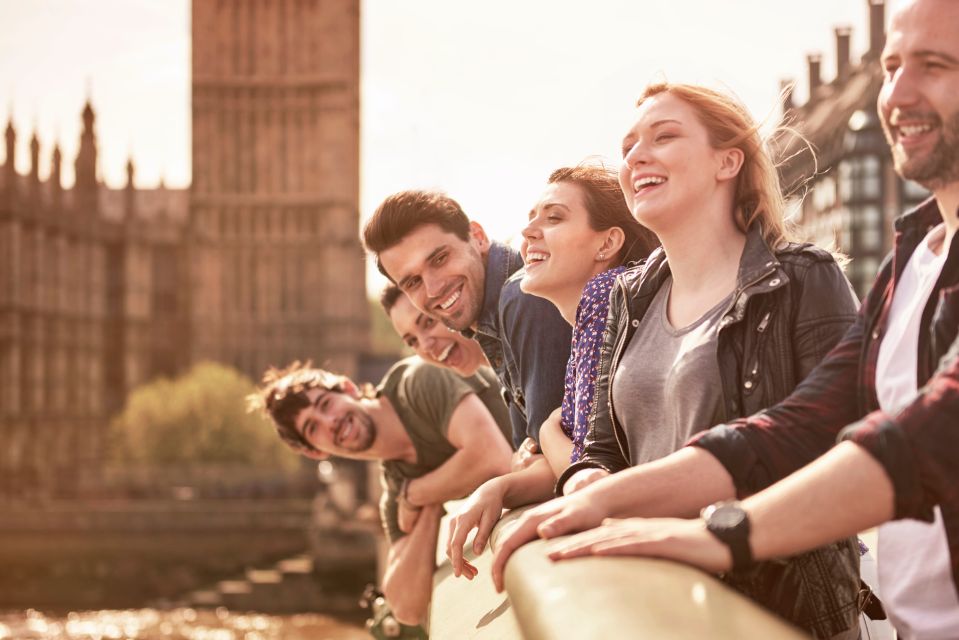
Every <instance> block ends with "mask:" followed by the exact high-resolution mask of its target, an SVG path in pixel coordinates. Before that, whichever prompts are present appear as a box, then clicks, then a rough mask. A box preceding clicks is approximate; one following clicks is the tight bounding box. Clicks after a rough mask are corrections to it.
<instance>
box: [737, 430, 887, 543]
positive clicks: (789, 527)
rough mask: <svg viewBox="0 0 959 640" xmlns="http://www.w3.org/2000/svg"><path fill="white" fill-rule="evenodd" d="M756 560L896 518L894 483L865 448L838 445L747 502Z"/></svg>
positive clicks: (850, 444) (856, 531) (744, 505)
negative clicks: (894, 516)
mask: <svg viewBox="0 0 959 640" xmlns="http://www.w3.org/2000/svg"><path fill="white" fill-rule="evenodd" d="M743 507H744V508H745V509H746V511H747V512H748V513H749V520H750V531H751V534H750V546H751V548H752V552H753V556H754V557H755V558H756V559H757V560H764V559H768V558H778V557H783V556H790V555H795V554H797V553H800V552H802V551H806V550H808V549H814V548H816V547H819V546H822V545H824V544H826V543H829V542H833V541H835V540H839V539H841V538H845V537H848V536H851V535H855V534H856V533H858V532H860V531H862V530H864V529H868V528H870V527H873V526H875V525H878V524H881V523H883V522H886V521H888V520H890V519H891V518H892V517H893V490H892V483H891V482H890V481H889V477H888V476H887V475H886V473H885V471H884V470H883V468H882V466H881V465H880V464H879V463H878V462H877V461H876V460H875V458H873V457H872V456H871V455H870V454H869V453H868V452H867V451H866V450H865V449H863V448H862V447H860V446H858V445H856V444H853V443H843V444H840V445H837V446H836V447H835V448H833V449H832V450H830V451H829V452H828V453H826V454H825V455H823V456H822V457H821V458H819V459H818V460H816V461H814V462H812V463H811V464H809V465H807V466H806V467H804V468H803V469H800V470H799V471H797V472H796V473H794V474H793V475H791V476H789V477H788V478H786V479H784V480H782V481H780V482H778V483H776V484H775V485H773V486H771V487H770V488H769V489H766V490H765V491H763V492H761V493H758V494H756V495H755V496H752V497H751V498H749V499H747V500H745V501H744V502H743Z"/></svg>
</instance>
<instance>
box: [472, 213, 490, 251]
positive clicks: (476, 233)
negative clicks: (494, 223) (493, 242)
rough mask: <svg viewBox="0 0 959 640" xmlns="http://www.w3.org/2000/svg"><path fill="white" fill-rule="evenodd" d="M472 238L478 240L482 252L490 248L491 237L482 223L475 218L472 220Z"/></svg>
mask: <svg viewBox="0 0 959 640" xmlns="http://www.w3.org/2000/svg"><path fill="white" fill-rule="evenodd" d="M470 239H472V240H474V241H475V242H476V244H477V245H478V247H479V250H480V252H481V253H486V251H487V250H488V249H489V237H488V236H487V235H486V231H485V230H484V229H483V227H482V226H481V225H480V223H479V222H476V221H475V220H470Z"/></svg>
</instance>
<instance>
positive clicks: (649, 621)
mask: <svg viewBox="0 0 959 640" xmlns="http://www.w3.org/2000/svg"><path fill="white" fill-rule="evenodd" d="M521 512H522V510H515V511H513V512H510V513H508V514H507V515H506V516H505V517H504V518H503V520H502V521H500V523H499V525H497V527H496V529H495V530H494V533H493V540H494V544H495V541H496V538H497V536H498V535H501V533H502V531H503V527H504V525H507V523H509V522H510V521H512V520H514V519H515V518H516V517H518V515H519V514H520V513H521ZM446 527H447V522H446V520H445V519H444V521H443V524H442V526H441V529H440V544H439V547H438V552H439V553H438V555H443V556H444V557H443V558H442V559H443V562H442V563H441V564H440V566H439V568H438V569H437V571H436V575H435V578H434V582H433V585H434V591H433V605H432V609H431V616H430V637H431V638H433V639H434V640H444V639H447V638H456V639H459V638H482V639H492V638H504V639H506V638H525V639H526V640H560V639H563V640H565V639H567V638H577V640H589V639H594V638H595V639H597V640H599V639H603V640H606V639H608V638H656V639H657V640H658V639H660V638H710V639H714V640H727V639H728V640H734V639H735V640H743V639H749V638H763V639H766V638H776V639H777V640H792V639H800V638H805V637H806V636H805V635H803V633H802V632H800V631H799V630H797V629H796V628H794V627H792V626H790V625H789V624H788V623H786V622H784V621H782V620H781V619H779V618H777V617H776V616H774V615H773V614H771V613H769V612H768V611H766V610H764V609H763V608H761V607H760V606H759V605H757V604H755V603H753V602H752V601H750V600H749V599H747V598H745V597H743V596H742V595H741V594H739V593H737V592H736V591H734V590H732V589H730V588H729V587H727V586H726V585H724V584H723V583H722V582H720V581H719V580H717V579H716V578H715V577H713V576H711V575H709V574H706V573H704V572H702V571H699V570H697V569H694V568H692V567H688V566H685V565H682V564H679V563H675V562H669V561H664V560H654V559H645V558H599V557H590V558H579V559H576V560H566V561H563V562H552V561H550V560H549V559H548V558H547V557H546V555H545V553H544V546H545V545H546V544H547V543H546V542H545V541H536V542H532V543H530V544H528V545H526V546H524V547H522V548H521V549H519V550H518V551H517V552H516V553H515V554H514V555H513V557H512V558H511V559H510V561H509V564H507V566H506V574H505V584H506V594H497V593H496V592H495V591H494V589H493V585H492V581H491V579H490V576H489V569H490V562H491V560H492V554H491V553H490V551H489V549H487V550H486V551H484V552H483V553H482V554H481V555H480V556H479V557H477V558H473V556H472V553H469V554H467V557H468V558H472V562H473V563H474V564H476V565H477V567H478V569H479V575H478V576H477V577H476V578H475V579H474V580H473V581H471V582H468V581H466V580H465V579H462V578H454V577H453V575H452V570H451V568H450V566H449V563H448V562H446V561H445V553H444V552H445V549H446V543H445V534H446ZM507 595H508V597H507Z"/></svg>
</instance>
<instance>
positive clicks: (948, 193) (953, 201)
mask: <svg viewBox="0 0 959 640" xmlns="http://www.w3.org/2000/svg"><path fill="white" fill-rule="evenodd" d="M933 193H934V195H935V196H936V204H938V205H939V213H940V215H942V221H943V222H944V223H945V225H946V238H945V240H944V241H943V247H945V248H946V249H948V247H949V243H950V242H951V241H952V237H953V236H954V235H956V231H957V230H959V211H957V209H959V182H952V183H950V184H947V185H945V186H944V187H942V188H940V189H936V190H935V191H934V192H933Z"/></svg>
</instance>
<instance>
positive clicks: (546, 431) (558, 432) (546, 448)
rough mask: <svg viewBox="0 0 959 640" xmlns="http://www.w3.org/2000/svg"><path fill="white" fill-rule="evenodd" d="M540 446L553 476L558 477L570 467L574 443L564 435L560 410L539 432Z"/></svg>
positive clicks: (553, 414)
mask: <svg viewBox="0 0 959 640" xmlns="http://www.w3.org/2000/svg"><path fill="white" fill-rule="evenodd" d="M539 446H540V450H542V452H543V455H545V456H546V460H547V461H548V462H549V466H550V468H551V469H552V471H553V475H554V476H556V477H558V476H559V475H560V474H561V473H563V471H565V470H566V467H568V466H569V458H570V456H571V455H572V453H573V441H572V440H570V439H569V437H568V436H567V435H566V434H565V433H563V428H562V426H561V424H560V410H559V409H557V410H556V411H554V412H553V413H552V415H550V417H549V419H548V420H546V422H544V423H543V427H542V428H541V429H540V431H539Z"/></svg>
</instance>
